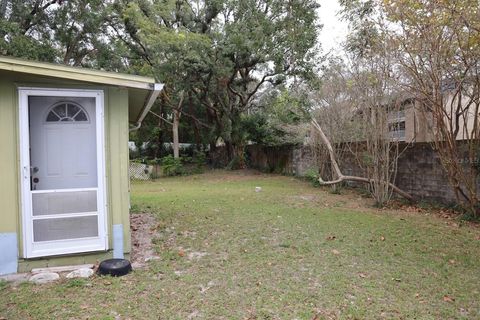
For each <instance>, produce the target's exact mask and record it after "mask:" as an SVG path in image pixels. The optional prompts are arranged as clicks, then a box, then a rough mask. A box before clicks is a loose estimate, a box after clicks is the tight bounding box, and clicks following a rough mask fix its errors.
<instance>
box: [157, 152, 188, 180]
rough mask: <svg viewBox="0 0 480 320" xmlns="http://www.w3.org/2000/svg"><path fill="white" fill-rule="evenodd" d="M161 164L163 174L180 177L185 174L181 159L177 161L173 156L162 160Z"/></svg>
mask: <svg viewBox="0 0 480 320" xmlns="http://www.w3.org/2000/svg"><path fill="white" fill-rule="evenodd" d="M161 163H162V170H163V174H164V175H166V176H178V175H182V174H184V172H185V170H184V167H183V164H182V159H181V158H177V159H175V158H174V157H173V156H172V155H168V156H166V157H163V158H162V160H161Z"/></svg>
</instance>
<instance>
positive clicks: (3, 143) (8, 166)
mask: <svg viewBox="0 0 480 320" xmlns="http://www.w3.org/2000/svg"><path fill="white" fill-rule="evenodd" d="M19 84H20V85H22V86H27V85H28V86H29V87H49V88H51V87H59V88H75V89H78V88H85V89H96V90H99V89H100V90H104V93H105V95H104V96H105V103H104V105H105V159H106V165H105V169H106V186H107V217H108V235H109V248H112V246H113V243H112V226H113V225H120V224H121V225H122V226H123V228H124V233H123V239H124V244H123V248H124V253H126V254H127V255H128V253H129V252H130V249H131V241H130V223H129V178H128V109H129V106H128V98H129V97H128V90H127V89H124V88H115V87H99V86H98V85H89V84H83V83H80V82H71V83H65V81H59V80H55V79H53V78H52V79H49V78H45V77H43V78H42V77H37V76H32V75H24V74H15V73H11V72H2V71H0V234H2V233H16V234H17V237H18V250H19V252H18V254H19V257H20V265H19V270H20V271H25V270H26V269H29V268H31V267H38V266H53V265H63V264H74V263H76V262H78V261H90V260H91V259H97V258H101V257H109V256H111V253H109V252H106V253H105V252H104V253H97V254H93V255H92V254H88V255H87V254H86V255H85V257H81V256H79V255H78V254H77V255H74V256H72V257H65V256H64V257H59V258H55V257H53V258H52V257H49V258H45V259H37V260H34V261H32V260H29V261H23V260H22V259H21V257H22V255H23V252H22V246H23V242H22V238H23V236H22V221H21V216H22V213H21V198H20V185H19V181H20V169H19V154H20V146H19V118H18V111H19V106H18V98H17V86H18V85H19Z"/></svg>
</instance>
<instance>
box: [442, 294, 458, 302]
mask: <svg viewBox="0 0 480 320" xmlns="http://www.w3.org/2000/svg"><path fill="white" fill-rule="evenodd" d="M443 301H444V302H454V301H455V298H453V297H451V296H448V295H444V296H443Z"/></svg>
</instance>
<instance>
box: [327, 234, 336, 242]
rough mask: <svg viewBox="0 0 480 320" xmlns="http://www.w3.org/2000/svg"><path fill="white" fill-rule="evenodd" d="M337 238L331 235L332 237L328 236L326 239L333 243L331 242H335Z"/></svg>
mask: <svg viewBox="0 0 480 320" xmlns="http://www.w3.org/2000/svg"><path fill="white" fill-rule="evenodd" d="M336 238H337V237H335V236H334V235H331V236H328V237H327V238H326V239H327V240H329V241H331V240H335V239H336Z"/></svg>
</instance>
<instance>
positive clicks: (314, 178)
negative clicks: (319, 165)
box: [303, 168, 320, 187]
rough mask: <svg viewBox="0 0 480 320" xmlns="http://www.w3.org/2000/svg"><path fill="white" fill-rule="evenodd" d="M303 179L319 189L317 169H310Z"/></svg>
mask: <svg viewBox="0 0 480 320" xmlns="http://www.w3.org/2000/svg"><path fill="white" fill-rule="evenodd" d="M303 177H304V178H305V179H306V180H307V181H310V182H311V183H312V185H313V186H314V187H319V186H320V182H319V181H318V178H319V175H318V169H316V168H310V169H308V170H307V171H306V172H305V174H304V175H303Z"/></svg>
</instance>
